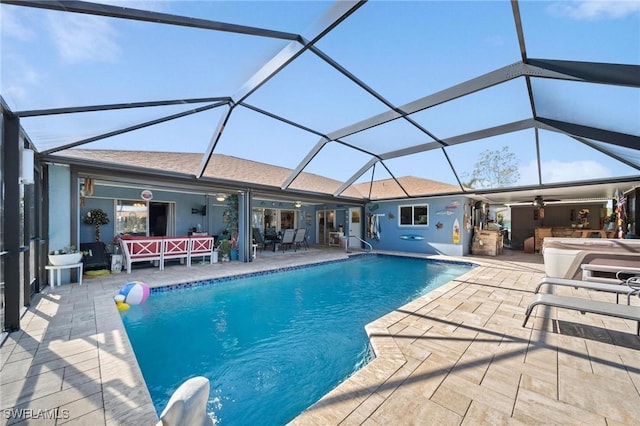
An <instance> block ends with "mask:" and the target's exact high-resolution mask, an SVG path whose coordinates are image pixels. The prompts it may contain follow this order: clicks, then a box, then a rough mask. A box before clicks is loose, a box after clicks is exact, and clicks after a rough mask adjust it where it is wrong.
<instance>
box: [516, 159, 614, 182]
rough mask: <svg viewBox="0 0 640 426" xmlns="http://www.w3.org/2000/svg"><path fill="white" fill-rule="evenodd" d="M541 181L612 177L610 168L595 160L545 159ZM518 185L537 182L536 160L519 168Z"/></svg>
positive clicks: (569, 180)
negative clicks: (563, 160)
mask: <svg viewBox="0 0 640 426" xmlns="http://www.w3.org/2000/svg"><path fill="white" fill-rule="evenodd" d="M541 167H542V182H543V183H551V182H571V181H575V180H583V179H588V178H608V177H613V176H614V175H613V173H611V170H609V169H608V168H606V167H604V166H603V165H602V164H600V163H598V162H596V161H589V160H587V161H570V162H562V161H555V160H554V161H546V162H543V163H542V166H541ZM519 170H520V181H519V182H518V184H519V185H532V184H537V183H538V167H537V162H536V161H535V160H534V161H531V162H530V163H529V164H527V165H526V166H524V167H521V168H520V169H519Z"/></svg>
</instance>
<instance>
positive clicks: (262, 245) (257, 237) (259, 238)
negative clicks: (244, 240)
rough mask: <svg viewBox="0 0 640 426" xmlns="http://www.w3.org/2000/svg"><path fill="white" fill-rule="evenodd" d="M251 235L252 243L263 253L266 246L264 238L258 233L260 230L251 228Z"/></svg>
mask: <svg viewBox="0 0 640 426" xmlns="http://www.w3.org/2000/svg"><path fill="white" fill-rule="evenodd" d="M252 235H253V243H254V244H257V245H258V248H259V249H260V251H263V250H264V248H265V247H266V246H267V242H266V241H265V240H264V237H263V236H262V232H260V228H253V229H252Z"/></svg>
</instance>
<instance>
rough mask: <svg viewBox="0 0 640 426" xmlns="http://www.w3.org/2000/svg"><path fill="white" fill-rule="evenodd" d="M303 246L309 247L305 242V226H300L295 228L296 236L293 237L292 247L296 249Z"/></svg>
mask: <svg viewBox="0 0 640 426" xmlns="http://www.w3.org/2000/svg"><path fill="white" fill-rule="evenodd" d="M303 245H304V246H305V247H304V249H305V250H306V249H307V248H309V245H308V244H307V229H306V228H300V229H297V230H296V236H295V237H294V239H293V249H294V250H295V251H297V250H298V249H299V248H302V246H303Z"/></svg>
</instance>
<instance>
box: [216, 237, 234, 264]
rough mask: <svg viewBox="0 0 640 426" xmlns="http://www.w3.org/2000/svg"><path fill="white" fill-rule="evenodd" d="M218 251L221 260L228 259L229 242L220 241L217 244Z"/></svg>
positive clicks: (225, 260) (229, 251) (226, 260)
mask: <svg viewBox="0 0 640 426" xmlns="http://www.w3.org/2000/svg"><path fill="white" fill-rule="evenodd" d="M218 252H220V256H221V257H222V261H223V262H228V261H229V255H230V253H231V243H230V242H229V240H222V241H220V244H218Z"/></svg>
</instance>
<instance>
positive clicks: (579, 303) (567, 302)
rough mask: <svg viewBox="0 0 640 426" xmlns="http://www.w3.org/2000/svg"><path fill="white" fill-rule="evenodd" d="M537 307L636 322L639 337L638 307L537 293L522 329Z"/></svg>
mask: <svg viewBox="0 0 640 426" xmlns="http://www.w3.org/2000/svg"><path fill="white" fill-rule="evenodd" d="M538 305H543V306H552V307H554V308H561V309H572V310H574V311H580V313H583V314H584V313H585V312H589V313H592V314H598V315H607V316H610V317H616V318H624V319H628V320H632V321H638V328H637V330H636V335H638V336H640V306H630V305H619V304H617V303H609V302H600V301H597V300H590V299H582V298H580V297H569V296H556V295H555V294H546V293H538V294H536V295H535V297H534V298H533V301H532V302H531V303H529V306H528V307H527V311H526V313H525V317H524V322H523V323H522V326H523V327H526V325H527V321H529V316H531V311H532V310H533V308H535V307H536V306H538Z"/></svg>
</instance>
